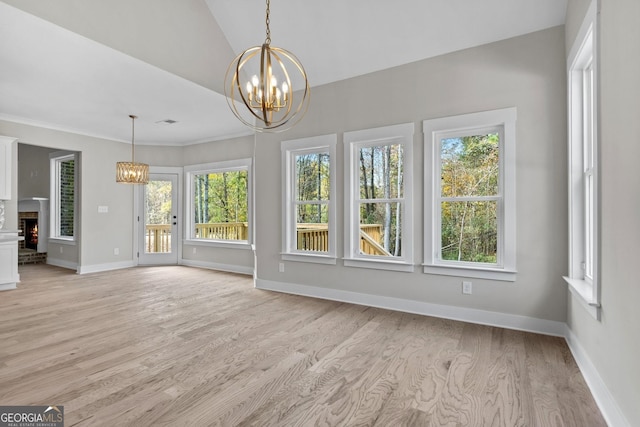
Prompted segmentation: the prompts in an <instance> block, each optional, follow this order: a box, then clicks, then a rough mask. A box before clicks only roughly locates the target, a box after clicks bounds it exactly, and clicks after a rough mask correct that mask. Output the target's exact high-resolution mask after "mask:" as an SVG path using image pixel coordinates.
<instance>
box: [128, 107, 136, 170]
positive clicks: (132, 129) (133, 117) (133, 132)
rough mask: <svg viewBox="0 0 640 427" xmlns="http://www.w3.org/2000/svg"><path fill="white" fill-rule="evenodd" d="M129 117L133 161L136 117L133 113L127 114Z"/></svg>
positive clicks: (132, 157)
mask: <svg viewBox="0 0 640 427" xmlns="http://www.w3.org/2000/svg"><path fill="white" fill-rule="evenodd" d="M129 117H131V161H132V162H134V161H135V160H134V159H135V143H134V141H135V129H136V119H137V117H136V116H134V115H131V116H129Z"/></svg>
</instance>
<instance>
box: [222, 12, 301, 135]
mask: <svg viewBox="0 0 640 427" xmlns="http://www.w3.org/2000/svg"><path fill="white" fill-rule="evenodd" d="M269 4H270V2H269V0H267V11H266V20H265V22H266V26H267V37H266V39H265V41H264V43H263V44H262V46H254V47H250V48H249V49H247V50H245V51H244V52H242V53H241V54H240V55H238V56H237V57H236V58H235V59H234V60H233V62H231V64H230V65H229V68H228V69H227V74H226V76H225V85H224V88H225V95H226V96H227V102H228V103H229V107H230V108H231V111H233V114H235V116H236V117H237V118H238V119H239V120H240V121H241V122H243V123H244V124H245V125H247V126H249V127H250V128H252V129H254V130H256V131H258V132H264V131H272V132H281V131H284V130H287V129H289V128H291V127H292V126H294V125H295V124H296V123H298V122H299V121H300V120H301V119H302V117H303V116H304V114H305V113H306V112H307V107H308V106H309V98H310V88H309V81H308V80H307V73H306V72H305V70H304V67H303V66H302V64H301V63H300V61H299V60H298V58H296V56H295V55H294V54H292V53H291V52H289V51H287V50H284V49H281V48H279V47H273V46H271V30H270V29H269V12H270V11H269ZM257 61H260V62H259V63H257ZM285 62H286V63H287V66H288V69H287V66H285ZM249 70H259V73H258V74H253V76H252V77H251V78H248V76H249V75H250V71H249ZM290 73H295V74H290ZM292 79H293V81H294V82H300V81H304V90H301V91H299V93H298V94H296V96H294V91H293V84H292ZM247 112H248V113H247Z"/></svg>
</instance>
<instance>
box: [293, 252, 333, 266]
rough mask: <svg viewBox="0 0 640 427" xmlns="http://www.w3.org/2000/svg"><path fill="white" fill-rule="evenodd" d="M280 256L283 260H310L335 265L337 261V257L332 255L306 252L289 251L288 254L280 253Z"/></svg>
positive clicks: (315, 262) (314, 262)
mask: <svg viewBox="0 0 640 427" xmlns="http://www.w3.org/2000/svg"><path fill="white" fill-rule="evenodd" d="M280 258H281V259H282V260H283V261H293V262H310V263H313V264H329V265H335V264H336V263H337V259H336V257H334V256H330V255H324V254H322V255H321V254H314V253H307V252H300V253H290V254H283V253H281V254H280Z"/></svg>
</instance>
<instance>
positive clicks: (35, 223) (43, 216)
mask: <svg viewBox="0 0 640 427" xmlns="http://www.w3.org/2000/svg"><path fill="white" fill-rule="evenodd" d="M48 221H49V200H48V199H45V198H39V197H33V198H30V199H21V200H19V201H18V225H19V228H20V230H21V231H22V233H21V235H22V236H24V241H22V242H19V249H23V250H25V249H30V250H32V251H35V252H38V253H46V252H47V224H48Z"/></svg>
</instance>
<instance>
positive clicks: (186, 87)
mask: <svg viewBox="0 0 640 427" xmlns="http://www.w3.org/2000/svg"><path fill="white" fill-rule="evenodd" d="M565 9H566V0H481V1H480V0H475V1H470V0H396V1H394V2H390V1H382V0H349V1H344V0H323V1H314V2H310V1H299V0H298V1H296V0H273V1H272V3H271V18H270V22H271V24H270V25H271V36H272V44H273V45H274V46H279V47H283V48H285V49H287V50H290V51H292V52H294V53H295V54H296V55H297V56H298V58H299V59H300V60H301V62H302V64H303V65H304V67H305V68H306V70H307V73H308V75H309V80H310V84H311V87H312V90H313V87H317V86H319V85H323V84H327V83H331V82H334V81H338V80H342V79H348V78H352V77H355V76H359V75H363V74H367V73H371V72H374V71H377V70H382V69H386V68H390V67H394V66H398V65H402V64H407V63H410V62H414V61H418V60H421V59H425V58H429V57H433V56H437V55H441V54H445V53H448V52H452V51H456V50H460V49H466V48H470V47H473V46H477V45H481V44H485V43H490V42H493V41H497V40H502V39H507V38H510V37H515V36H518V35H521V34H526V33H529V32H533V31H538V30H542V29H545V28H549V27H553V26H557V25H562V24H563V23H564V15H565ZM264 14H265V3H264V2H263V1H261V0H233V1H231V0H180V1H175V0H109V1H106V0H102V1H101V0H56V1H46V2H43V1H41V0H5V1H4V2H0V119H4V120H10V121H16V122H20V123H27V124H33V125H37V126H42V127H47V128H53V129H59V130H65V131H71V132H75V133H80V134H86V135H92V136H98V137H102V138H107V139H113V140H119V141H125V142H127V141H130V135H131V123H130V119H129V118H128V115H129V114H136V115H138V116H139V117H140V118H139V120H138V121H137V122H136V143H141V144H158V145H183V144H191V143H197V142H204V141H212V140H218V139H223V138H228V137H232V136H237V135H245V134H248V133H250V131H249V129H247V128H245V127H244V126H243V125H241V124H240V122H239V121H237V119H236V118H235V117H234V116H233V115H232V114H231V113H230V111H229V109H228V107H227V103H226V99H225V97H224V88H223V82H224V74H225V72H226V68H227V65H228V64H229V63H230V62H231V60H232V59H233V57H234V56H235V55H237V54H238V53H240V52H241V51H243V50H244V49H246V48H248V47H250V46H255V45H260V44H261V43H262V42H263V41H264V38H265V16H264ZM312 102H313V101H312ZM167 119H171V120H175V121H176V122H177V123H175V124H171V125H168V124H164V123H163V121H164V120H167Z"/></svg>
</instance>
